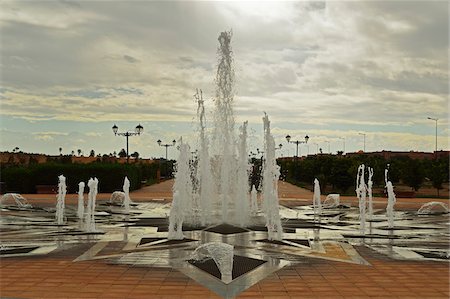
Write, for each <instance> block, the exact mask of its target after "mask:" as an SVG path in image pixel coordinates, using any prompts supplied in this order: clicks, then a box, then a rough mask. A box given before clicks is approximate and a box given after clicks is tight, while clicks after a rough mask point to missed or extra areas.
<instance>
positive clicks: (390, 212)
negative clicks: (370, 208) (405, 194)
mask: <svg viewBox="0 0 450 299" xmlns="http://www.w3.org/2000/svg"><path fill="white" fill-rule="evenodd" d="M384 174H385V182H386V192H387V195H388V203H387V206H386V216H387V218H388V226H389V228H393V227H394V205H395V202H396V201H397V198H396V197H395V193H394V186H393V185H392V182H391V181H389V180H388V169H386V170H385V172H384Z"/></svg>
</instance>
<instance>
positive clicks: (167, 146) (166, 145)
mask: <svg viewBox="0 0 450 299" xmlns="http://www.w3.org/2000/svg"><path fill="white" fill-rule="evenodd" d="M156 142H158V145H159V146H164V147H165V148H166V163H165V164H166V167H165V169H166V174H165V176H167V175H168V174H167V172H168V170H169V164H168V161H167V149H168V148H169V147H170V146H174V145H175V143H177V141H176V140H175V139H174V140H172V143H166V144H163V143H162V141H161V139H158V141H156Z"/></svg>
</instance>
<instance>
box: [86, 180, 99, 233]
mask: <svg viewBox="0 0 450 299" xmlns="http://www.w3.org/2000/svg"><path fill="white" fill-rule="evenodd" d="M88 187H89V193H88V204H87V207H86V215H85V221H84V225H85V229H86V231H88V232H94V231H95V201H96V197H97V193H98V179H97V178H93V179H92V178H90V179H89V181H88Z"/></svg>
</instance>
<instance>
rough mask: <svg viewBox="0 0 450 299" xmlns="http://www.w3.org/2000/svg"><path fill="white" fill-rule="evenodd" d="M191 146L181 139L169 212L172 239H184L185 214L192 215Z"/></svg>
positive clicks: (169, 237)
mask: <svg viewBox="0 0 450 299" xmlns="http://www.w3.org/2000/svg"><path fill="white" fill-rule="evenodd" d="M190 154H191V152H190V147H189V145H188V144H186V143H183V140H182V139H181V140H180V155H179V156H178V160H177V164H176V172H175V182H174V185H173V200H172V207H171V208H170V214H169V234H168V239H170V240H182V239H183V238H184V236H183V231H182V228H183V221H184V218H185V215H188V216H189V215H192V180H191V171H190V166H189V155H190Z"/></svg>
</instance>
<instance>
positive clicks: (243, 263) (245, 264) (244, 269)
mask: <svg viewBox="0 0 450 299" xmlns="http://www.w3.org/2000/svg"><path fill="white" fill-rule="evenodd" d="M188 262H189V263H190V264H191V265H193V266H195V267H197V268H199V269H200V270H203V271H205V272H206V273H208V274H210V275H212V276H215V277H217V278H218V279H220V278H221V274H220V271H219V268H218V267H217V265H216V263H215V262H214V260H213V259H207V260H205V261H195V260H189V261H188ZM264 263H266V261H263V260H259V259H254V258H250V257H246V256H240V255H234V256H233V272H232V279H236V278H238V277H239V276H241V275H244V274H246V273H248V272H250V271H252V270H254V269H256V268H257V267H259V266H261V265H262V264H264Z"/></svg>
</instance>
